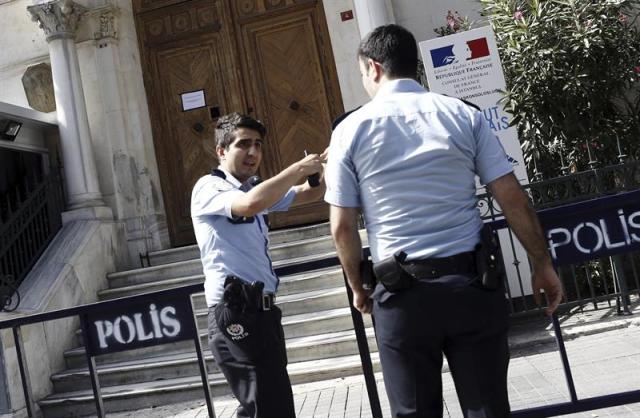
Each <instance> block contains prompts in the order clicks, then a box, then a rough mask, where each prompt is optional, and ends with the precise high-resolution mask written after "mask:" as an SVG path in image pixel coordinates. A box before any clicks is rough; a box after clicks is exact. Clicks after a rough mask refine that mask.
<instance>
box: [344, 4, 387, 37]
mask: <svg viewBox="0 0 640 418" xmlns="http://www.w3.org/2000/svg"><path fill="white" fill-rule="evenodd" d="M353 6H354V9H355V12H356V18H357V19H358V29H360V37H361V38H364V37H365V36H366V35H367V34H368V33H369V32H371V31H372V30H374V29H375V28H377V27H378V26H382V25H387V24H389V23H395V19H394V18H393V15H392V14H391V12H390V10H389V8H388V7H387V0H354V1H353Z"/></svg>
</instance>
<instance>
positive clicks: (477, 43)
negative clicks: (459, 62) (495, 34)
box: [467, 38, 489, 61]
mask: <svg viewBox="0 0 640 418" xmlns="http://www.w3.org/2000/svg"><path fill="white" fill-rule="evenodd" d="M467 45H468V46H469V50H470V51H471V56H470V57H469V58H467V61H468V60H474V59H476V58H482V57H487V56H489V45H487V38H478V39H474V40H473V41H467Z"/></svg>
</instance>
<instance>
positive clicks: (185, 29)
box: [138, 0, 244, 246]
mask: <svg viewBox="0 0 640 418" xmlns="http://www.w3.org/2000/svg"><path fill="white" fill-rule="evenodd" d="M229 21H230V20H229V19H228V18H227V19H225V16H224V10H223V6H222V2H220V1H211V0H202V1H190V2H188V3H182V4H178V5H174V6H170V7H165V8H162V9H156V10H153V11H150V12H147V13H144V14H142V15H141V16H140V20H139V22H138V23H139V25H138V29H139V32H142V33H140V35H139V36H140V39H141V45H142V47H143V48H141V50H143V61H144V62H143V68H144V69H145V70H146V72H147V73H146V74H145V76H146V77H145V81H146V90H147V96H148V99H149V111H150V114H151V121H152V124H153V135H154V143H155V149H156V158H157V160H158V167H159V171H160V178H161V181H162V189H163V196H164V202H165V210H166V213H167V222H168V225H169V233H170V237H171V243H172V245H173V246H180V245H186V244H191V243H193V242H195V238H194V234H193V228H192V224H191V217H190V210H189V206H190V201H191V190H192V188H193V185H194V184H195V182H196V181H197V180H198V178H200V177H201V176H203V175H205V174H206V173H208V172H210V171H211V168H212V167H213V166H215V165H217V162H216V159H215V144H214V131H215V120H216V119H217V117H218V116H219V115H222V114H225V113H227V112H232V111H237V110H239V109H243V108H244V103H243V100H242V97H243V95H242V91H241V88H240V85H239V80H238V77H237V76H236V70H237V64H236V63H235V61H234V58H233V55H232V54H230V48H229V45H230V43H231V39H232V38H231V36H230V32H229V30H230V29H231V25H230V24H229V23H228V22H229ZM140 23H141V24H140ZM141 29H142V30H141ZM189 92H192V94H191V95H186V96H185V93H189ZM201 95H204V103H201V104H204V106H202V107H199V108H195V109H191V110H184V106H185V105H187V108H189V107H190V106H199V105H200V104H199V103H197V102H198V100H195V102H192V101H190V100H189V98H190V97H191V98H195V99H198V96H201Z"/></svg>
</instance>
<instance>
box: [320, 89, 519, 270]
mask: <svg viewBox="0 0 640 418" xmlns="http://www.w3.org/2000/svg"><path fill="white" fill-rule="evenodd" d="M512 171H513V169H512V167H511V164H509V162H508V160H507V156H506V154H505V152H504V149H503V148H502V145H501V144H500V141H499V139H498V138H497V137H496V136H495V135H494V133H493V132H492V131H491V128H490V127H489V126H488V125H487V123H486V121H485V120H484V117H483V115H482V113H481V112H478V111H476V110H475V109H473V108H471V107H470V106H468V105H466V104H464V103H463V102H462V101H460V100H458V99H454V98H450V97H446V96H442V95H439V94H435V93H430V92H427V91H426V90H425V89H424V88H422V86H420V85H419V84H418V83H417V82H415V81H413V80H409V79H401V80H393V81H389V82H387V83H385V84H383V85H382V86H381V87H380V89H379V90H378V93H377V94H376V96H375V97H374V99H373V100H372V101H371V102H369V103H367V104H366V105H364V106H362V107H361V108H360V109H359V110H357V111H356V112H354V113H352V114H351V115H349V116H348V117H347V118H346V119H345V120H344V121H342V123H340V124H339V125H338V127H337V128H336V130H335V131H334V132H333V135H332V136H331V145H330V147H329V156H328V162H327V167H326V171H325V181H326V183H327V192H326V194H325V200H326V201H327V203H329V204H331V205H334V206H341V207H361V208H362V211H363V214H364V217H365V222H366V228H367V234H368V237H369V245H370V247H371V255H372V258H373V261H374V262H377V261H380V260H383V259H385V258H387V257H390V256H392V255H393V254H394V253H395V252H397V251H399V250H404V251H405V252H406V253H407V255H408V259H410V260H411V259H417V258H428V257H446V256H449V255H453V254H457V253H460V252H465V251H471V250H473V248H474V247H475V245H476V244H477V243H478V241H479V234H478V232H479V231H480V229H481V227H482V220H481V219H480V214H479V212H478V210H477V208H476V183H475V176H476V174H477V175H478V176H479V177H480V181H481V182H482V183H483V184H487V183H489V182H491V181H493V180H495V179H497V178H499V177H501V176H503V175H505V174H507V173H510V172H512Z"/></svg>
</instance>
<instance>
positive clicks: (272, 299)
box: [209, 293, 276, 311]
mask: <svg viewBox="0 0 640 418" xmlns="http://www.w3.org/2000/svg"><path fill="white" fill-rule="evenodd" d="M221 303H222V302H221ZM275 305H276V295H275V294H273V293H265V294H263V295H262V298H261V299H260V308H259V309H260V310H261V311H270V310H271V309H273V307H274V306H275ZM216 306H218V304H217V303H214V304H213V305H211V307H210V308H209V309H213V308H215V307H216Z"/></svg>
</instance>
